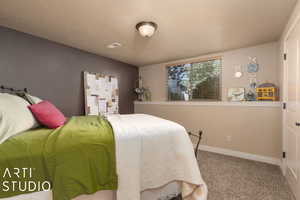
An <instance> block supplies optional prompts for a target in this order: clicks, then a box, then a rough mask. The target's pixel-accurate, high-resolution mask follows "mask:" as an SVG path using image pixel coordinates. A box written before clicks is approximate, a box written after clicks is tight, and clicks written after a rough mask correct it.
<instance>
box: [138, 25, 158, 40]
mask: <svg viewBox="0 0 300 200" xmlns="http://www.w3.org/2000/svg"><path fill="white" fill-rule="evenodd" d="M135 28H136V30H137V31H138V32H139V33H140V35H141V36H143V37H151V36H152V35H153V34H154V33H155V31H156V29H157V24H156V23H154V22H140V23H138V24H137V25H136V26H135Z"/></svg>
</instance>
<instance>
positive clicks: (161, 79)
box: [139, 42, 279, 101]
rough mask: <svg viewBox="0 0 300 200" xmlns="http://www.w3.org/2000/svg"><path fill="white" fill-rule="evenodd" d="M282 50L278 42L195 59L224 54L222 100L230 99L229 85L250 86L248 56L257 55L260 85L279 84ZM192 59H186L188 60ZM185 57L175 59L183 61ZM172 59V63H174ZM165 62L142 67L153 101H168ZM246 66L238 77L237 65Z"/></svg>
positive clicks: (141, 72)
mask: <svg viewBox="0 0 300 200" xmlns="http://www.w3.org/2000/svg"><path fill="white" fill-rule="evenodd" d="M278 53H279V46H278V43H277V42H273V43H267V44H262V45H259V46H254V47H249V48H243V49H238V50H234V51H227V52H223V53H217V54H210V55H206V56H200V57H196V58H192V59H198V58H206V57H212V56H222V100H223V101H226V99H227V98H226V96H227V95H226V94H227V88H230V87H244V88H247V87H248V86H249V75H248V74H247V72H246V65H247V63H248V62H249V59H248V57H249V56H250V57H257V60H258V62H259V71H258V73H257V81H258V84H260V83H263V82H265V81H269V82H272V83H275V84H276V85H279V74H278V71H279V70H278ZM189 60H190V59H186V61H187V62H188V61H189ZM182 61H185V60H179V61H173V62H174V63H176V62H182ZM173 62H169V63H173ZM169 63H161V64H155V65H148V66H143V67H140V70H139V71H140V76H141V77H142V78H143V85H144V86H146V87H149V89H150V91H151V94H152V101H165V100H167V95H166V94H167V80H166V78H167V74H166V65H167V64H169ZM237 65H242V71H243V72H244V73H243V74H244V75H243V76H242V77H241V78H234V72H235V66H237Z"/></svg>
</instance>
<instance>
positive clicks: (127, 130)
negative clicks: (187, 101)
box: [108, 114, 207, 200]
mask: <svg viewBox="0 0 300 200" xmlns="http://www.w3.org/2000/svg"><path fill="white" fill-rule="evenodd" d="M108 120H109V121H110V123H111V124H112V127H113V129H114V133H115V138H116V156H117V172H118V176H119V188H118V191H117V200H140V191H144V190H147V189H151V188H159V187H161V186H164V185H166V184H168V183H171V182H174V181H177V182H179V183H181V189H182V195H183V197H184V199H188V200H206V198H207V187H206V184H205V183H204V181H203V179H202V177H201V174H200V170H199V167H198V164H197V161H196V158H195V156H194V152H193V145H192V143H191V141H190V139H189V137H188V134H187V133H186V130H185V129H184V128H183V127H182V126H180V125H179V124H177V123H175V122H171V121H168V120H164V119H161V118H158V117H154V116H150V115H144V114H134V115H111V116H108Z"/></svg>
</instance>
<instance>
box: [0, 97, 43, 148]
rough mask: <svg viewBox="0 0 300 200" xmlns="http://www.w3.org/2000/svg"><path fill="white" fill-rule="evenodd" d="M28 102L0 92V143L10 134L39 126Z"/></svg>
mask: <svg viewBox="0 0 300 200" xmlns="http://www.w3.org/2000/svg"><path fill="white" fill-rule="evenodd" d="M27 106H29V103H28V102H27V101H26V100H24V99H23V98H21V97H18V96H15V95H10V94H6V93H3V94H0V144H1V143H3V142H4V141H5V140H6V139H8V138H9V137H11V136H14V135H16V134H18V133H20V132H23V131H26V130H29V129H31V128H36V127H38V126H39V124H38V122H37V121H36V120H35V118H34V116H33V115H32V113H31V111H30V110H29V109H28V108H27Z"/></svg>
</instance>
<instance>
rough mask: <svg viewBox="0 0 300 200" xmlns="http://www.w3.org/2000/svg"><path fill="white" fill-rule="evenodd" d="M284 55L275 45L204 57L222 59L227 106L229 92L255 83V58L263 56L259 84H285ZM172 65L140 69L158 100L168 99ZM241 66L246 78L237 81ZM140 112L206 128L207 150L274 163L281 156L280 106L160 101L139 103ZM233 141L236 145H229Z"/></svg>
mask: <svg viewBox="0 0 300 200" xmlns="http://www.w3.org/2000/svg"><path fill="white" fill-rule="evenodd" d="M278 55H279V45H278V43H276V42H273V43H267V44H262V45H259V46H254V47H249V48H243V49H238V50H234V51H228V52H223V53H218V54H213V55H207V56H201V57H198V58H205V57H211V56H222V59H223V69H222V93H223V95H222V100H223V101H226V93H227V88H229V87H248V85H249V80H248V75H247V73H246V71H245V70H246V64H247V63H248V61H249V60H248V57H249V56H252V57H257V60H258V62H259V67H260V68H259V72H258V73H257V80H258V83H262V82H264V81H269V82H272V83H275V84H276V85H279V83H280V82H279V73H278V72H279V66H278ZM193 59H194V58H193ZM196 59H197V58H196ZM188 60H189V59H187V61H188ZM181 61H182V60H181ZM181 61H179V62H181ZM174 62H178V61H174ZM170 63H173V62H170ZM166 64H167V63H162V64H155V65H150V66H143V67H140V75H141V76H142V78H143V83H144V86H146V87H149V89H150V90H151V93H152V101H156V102H157V101H161V102H165V101H166V100H167V95H166V94H167V84H166V83H167V80H166V76H167V74H166V67H165V66H166ZM236 65H243V68H242V70H243V72H244V76H243V77H242V78H240V79H237V78H234V71H235V66H236ZM135 112H136V113H146V114H152V115H156V116H159V117H163V118H165V119H169V120H173V121H176V122H178V123H180V124H182V125H183V126H184V127H185V128H186V129H187V130H188V131H193V132H197V131H198V130H199V129H203V131H204V139H203V141H202V144H205V145H209V146H212V147H219V148H225V149H229V150H234V151H240V152H245V153H251V154H256V155H261V156H267V157H273V158H280V157H281V149H282V148H281V143H282V139H281V108H280V107H261V106H258V107H248V106H228V105H224V106H223V105H218V106H210V105H170V104H160V103H159V102H158V103H155V104H135ZM228 136H229V137H231V141H228Z"/></svg>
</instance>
